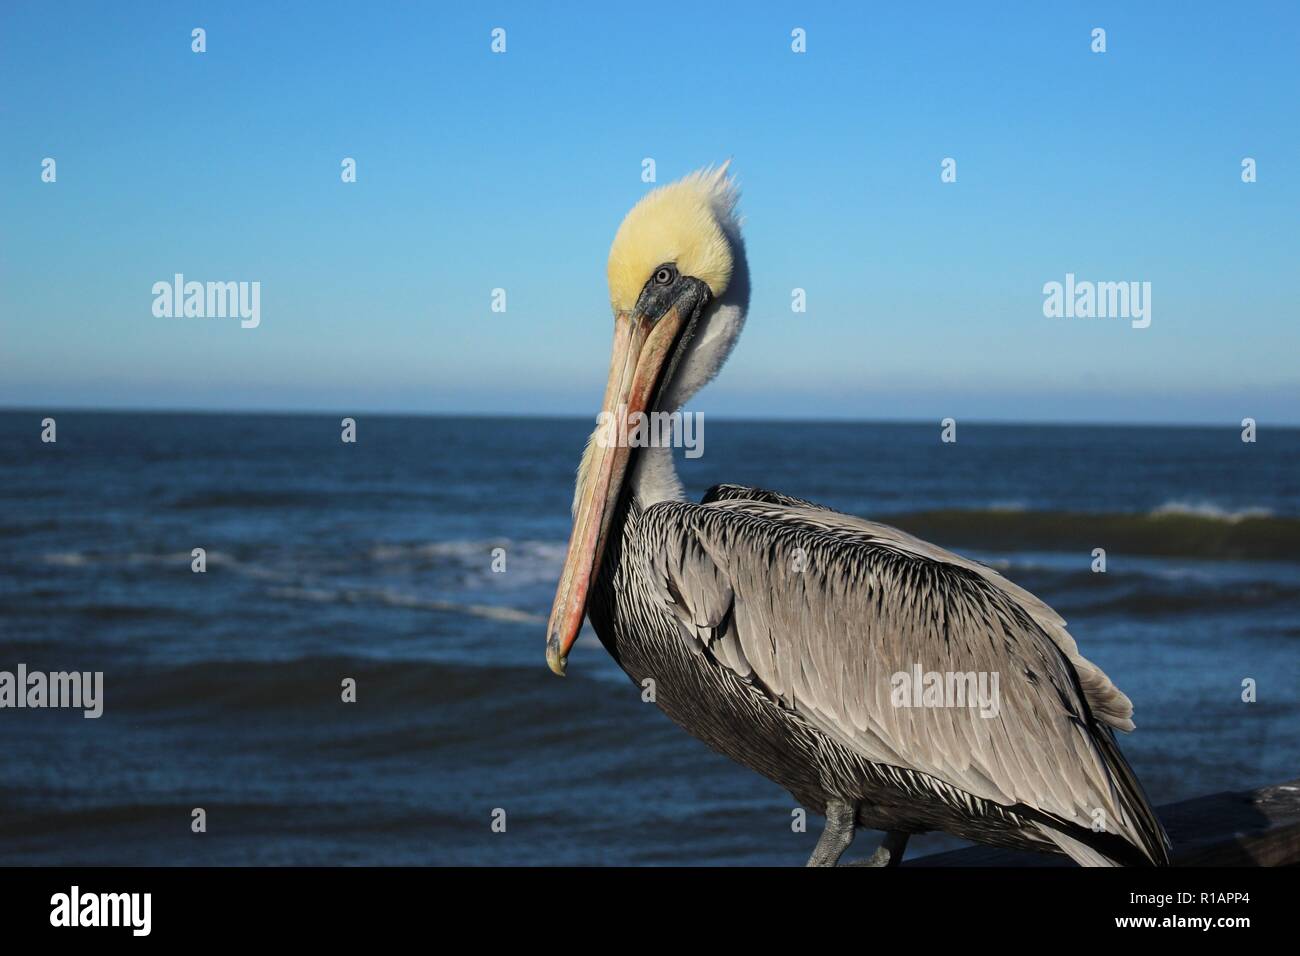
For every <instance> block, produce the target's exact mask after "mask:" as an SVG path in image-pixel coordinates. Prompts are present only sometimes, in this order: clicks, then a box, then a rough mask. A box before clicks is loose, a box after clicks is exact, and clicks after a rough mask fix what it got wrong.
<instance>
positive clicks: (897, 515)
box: [0, 411, 1300, 864]
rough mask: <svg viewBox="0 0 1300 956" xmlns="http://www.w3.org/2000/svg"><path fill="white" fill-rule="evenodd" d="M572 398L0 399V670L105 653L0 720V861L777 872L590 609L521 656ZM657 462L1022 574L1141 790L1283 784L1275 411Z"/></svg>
mask: <svg viewBox="0 0 1300 956" xmlns="http://www.w3.org/2000/svg"><path fill="white" fill-rule="evenodd" d="M47 414H53V415H54V417H55V418H56V419H57V423H58V424H57V428H58V441H57V442H56V443H54V444H46V443H42V442H41V441H40V432H41V426H40V421H41V419H42V418H43V417H45V416H46V415H47ZM590 425H591V423H590V422H589V421H585V420H525V419H513V420H507V419H453V418H415V417H412V418H403V417H368V416H362V417H360V418H359V419H358V441H357V442H356V443H355V444H344V443H343V442H341V441H340V438H339V434H340V425H339V417H338V416H270V415H179V414H178V415H163V414H134V413H129V414H128V413H122V414H108V413H79V412H62V413H59V412H54V413H50V412H44V411H42V412H32V411H18V412H6V413H0V543H2V547H0V607H2V608H3V611H2V612H0V670H12V669H14V668H15V667H16V665H17V664H18V663H20V662H21V663H25V664H26V665H27V667H28V668H29V669H30V670H46V671H54V670H74V669H75V670H81V671H93V670H102V671H103V672H104V675H105V676H104V681H105V701H104V715H103V716H102V717H101V718H100V719H98V720H86V719H83V718H82V716H81V714H80V712H79V711H68V710H15V709H0V753H3V755H4V757H3V760H4V772H3V774H0V863H67V864H85V863H106V864H134V863H162V864H166V863H222V864H225V863H238V864H246V863H301V864H332V863H375V864H379V863H397V864H408V863H409V864H438V863H453V864H465V863H469V864H503V863H505V864H558V863H593V864H594V863H621V864H634V863H686V864H690V863H710V864H733V863H743V864H794V863H800V862H802V860H803V859H804V858H805V857H806V855H807V853H808V852H809V850H810V849H811V846H812V843H813V842H814V841H815V837H816V831H817V828H818V826H819V823H820V821H817V820H812V821H810V827H809V829H810V831H811V832H806V833H798V832H792V828H791V819H792V816H791V814H792V811H793V810H794V809H795V807H794V805H793V802H792V798H791V797H790V796H789V795H788V794H786V793H784V792H783V791H781V790H779V789H778V788H777V787H775V786H774V785H772V784H770V783H768V782H767V781H766V780H763V779H761V778H759V777H756V776H754V775H753V774H752V773H750V772H749V771H747V770H745V769H743V768H741V767H739V766H736V765H734V764H732V763H731V762H729V761H728V760H726V759H725V758H723V757H721V756H718V755H716V754H714V753H713V752H711V751H709V750H708V749H707V748H705V747H704V746H703V745H702V744H699V743H697V742H696V741H694V740H692V739H691V738H689V737H687V736H686V735H685V734H684V733H683V732H681V731H680V730H678V729H677V728H676V727H675V726H673V725H672V724H671V723H669V722H668V720H667V719H666V718H665V717H663V715H662V714H660V713H659V712H658V711H657V710H656V709H655V708H654V707H653V705H650V704H645V703H642V701H641V699H640V693H639V688H637V687H635V686H633V685H632V684H631V683H630V682H628V681H627V680H626V678H625V677H624V676H623V675H622V674H621V672H619V671H618V670H617V668H616V667H615V666H614V664H613V663H612V661H610V660H609V658H608V657H607V656H606V655H605V653H604V651H603V649H602V648H601V647H600V646H599V644H598V643H597V642H595V640H594V638H593V637H592V636H591V635H590V634H588V635H587V636H586V637H584V638H583V639H582V641H580V644H579V647H578V648H577V649H576V650H575V651H574V654H573V656H572V659H571V661H570V676H569V677H568V678H567V679H566V680H558V679H556V678H555V677H553V676H552V675H551V674H550V672H549V671H548V670H547V668H546V665H545V662H544V659H543V633H542V632H543V626H544V621H545V616H546V614H547V612H548V610H549V607H550V600H551V596H552V591H553V588H554V585H555V580H556V577H557V576H558V571H559V565H560V562H561V560H562V557H563V549H564V544H565V541H566V538H567V533H568V524H567V522H568V509H569V504H570V499H571V496H572V481H573V475H574V471H575V468H576V465H577V459H578V456H579V454H580V452H581V449H582V445H583V442H584V440H585V437H586V435H587V433H588V431H590ZM681 468H682V473H683V477H684V479H685V481H686V483H687V486H688V491H689V492H690V493H691V494H692V495H693V496H694V497H697V498H698V496H699V495H700V494H701V493H702V492H703V491H704V489H705V488H707V487H708V486H709V485H711V484H713V483H715V482H719V481H733V482H740V483H748V484H758V485H763V486H766V487H771V488H776V489H779V490H782V491H785V492H787V493H790V494H795V495H799V496H801V497H807V498H812V499H814V500H818V501H820V502H822V503H824V504H827V505H830V506H833V507H836V508H839V509H841V510H845V511H851V512H855V513H858V514H862V515H866V516H869V517H875V518H882V519H884V520H888V521H891V522H893V523H896V524H899V525H900V526H902V527H905V528H908V529H910V530H915V531H916V532H917V533H922V534H924V535H925V536H926V537H928V538H930V539H932V540H935V541H936V542H937V543H939V544H944V545H948V546H953V547H955V548H956V549H958V550H961V551H963V552H965V553H968V554H971V555H972V556H974V557H977V558H978V559H980V560H983V561H986V562H987V563H990V564H992V565H994V566H995V567H997V568H998V569H999V570H1001V571H1002V572H1003V573H1004V574H1006V575H1007V576H1009V577H1011V578H1012V579H1013V580H1015V581H1017V582H1018V583H1020V584H1022V585H1023V586H1025V587H1027V588H1029V589H1030V590H1031V591H1034V592H1035V593H1037V594H1038V595H1039V596H1040V597H1042V598H1043V599H1045V600H1046V601H1048V603H1050V604H1052V605H1053V606H1054V607H1055V608H1056V609H1057V610H1058V611H1060V612H1061V613H1062V614H1063V615H1064V616H1065V617H1066V618H1067V619H1068V620H1069V621H1070V627H1071V631H1072V633H1073V634H1074V636H1075V637H1076V639H1077V640H1078V642H1079V644H1080V646H1081V648H1082V649H1083V651H1084V653H1085V654H1086V655H1087V656H1088V657H1090V658H1091V659H1092V660H1094V661H1095V662H1097V663H1098V664H1099V665H1101V666H1102V667H1103V668H1104V669H1105V670H1106V671H1107V672H1108V673H1109V674H1110V676H1111V677H1112V679H1114V681H1115V682H1116V683H1117V684H1118V685H1119V686H1120V687H1121V688H1123V689H1124V690H1125V691H1126V692H1127V693H1128V694H1129V696H1130V697H1131V698H1132V699H1133V701H1134V704H1135V707H1136V714H1135V719H1136V721H1137V724H1138V730H1137V731H1136V732H1135V733H1134V734H1131V735H1128V736H1126V737H1125V738H1124V739H1123V741H1122V746H1123V748H1124V750H1125V752H1126V753H1127V754H1128V755H1129V758H1130V760H1131V762H1132V763H1133V765H1134V767H1135V768H1136V770H1137V772H1138V774H1139V776H1140V777H1141V779H1142V780H1143V782H1144V784H1145V785H1146V787H1147V790H1148V791H1149V793H1150V795H1151V797H1152V799H1153V800H1154V801H1155V802H1157V803H1162V802H1166V801H1171V800H1177V799H1181V798H1185V797H1191V796H1196V795H1199V794H1202V793H1205V792H1209V791H1215V790H1223V789H1232V788H1241V787H1246V786H1251V785H1262V784H1266V783H1273V782H1278V781H1281V780H1285V779H1290V778H1292V777H1295V776H1297V775H1298V774H1300V734H1298V733H1297V728H1298V727H1300V719H1298V718H1300V616H1298V615H1297V611H1300V547H1298V545H1300V431H1294V430H1292V431H1286V430H1270V429H1268V428H1267V427H1266V428H1265V429H1264V430H1263V431H1261V433H1260V438H1259V441H1258V442H1257V443H1255V444H1243V443H1242V442H1241V441H1240V437H1239V430H1238V429H1237V428H1235V427H1233V426H1232V423H1228V424H1227V425H1225V427H1223V428H1219V429H1188V428H1121V427H1114V428H1111V427H1065V426H1061V427H1045V426H1010V425H1006V426H978V425H968V424H963V425H960V426H959V433H958V441H957V442H956V443H954V444H944V443H942V442H940V441H939V428H938V426H937V424H936V425H933V426H931V425H924V426H921V425H884V424H879V425H876V424H804V423H754V422H744V423H742V422H727V421H718V420H709V421H708V422H707V428H706V430H705V454H704V456H703V457H702V458H700V459H697V460H688V461H684V462H682V465H681ZM1115 542H1119V545H1118V546H1117V545H1116V544H1115ZM196 547H201V548H204V549H206V554H207V571H206V573H204V574H195V573H193V572H192V571H191V560H192V559H191V550H192V549H193V548H196ZM1094 547H1104V548H1106V549H1107V564H1108V567H1107V571H1106V573H1105V574H1094V573H1092V571H1091V568H1090V565H1091V563H1092V555H1091V550H1092V548H1094ZM496 548H502V549H504V551H505V556H506V570H505V572H504V573H494V572H493V570H492V560H493V550H494V549H496ZM345 678H353V679H355V680H356V682H357V701H356V703H344V702H343V701H342V700H341V699H340V685H341V682H342V681H343V680H344V679H345ZM1244 678H1254V679H1255V680H1257V681H1258V688H1259V689H1258V702H1256V703H1252V704H1245V703H1242V702H1241V700H1240V696H1241V682H1242V680H1243V679H1244ZM196 807H202V808H204V809H205V810H206V811H207V819H208V829H207V832H206V833H203V834H194V833H192V832H191V829H190V822H191V811H192V810H193V809H194V808H196ZM497 810H503V811H504V812H505V821H506V826H505V831H504V832H494V831H493V829H492V823H493V819H494V811H497ZM498 816H499V815H498ZM952 845H956V843H955V841H953V840H951V839H950V838H947V837H945V836H943V835H934V836H929V837H925V838H922V839H920V840H916V841H914V842H913V849H912V850H911V851H910V852H911V853H921V852H925V851H926V850H931V849H940V848H947V847H949V846H952Z"/></svg>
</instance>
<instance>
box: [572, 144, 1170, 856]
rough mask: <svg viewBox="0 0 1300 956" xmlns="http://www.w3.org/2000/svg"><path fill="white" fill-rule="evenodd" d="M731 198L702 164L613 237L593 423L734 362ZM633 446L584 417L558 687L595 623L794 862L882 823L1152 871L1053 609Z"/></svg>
mask: <svg viewBox="0 0 1300 956" xmlns="http://www.w3.org/2000/svg"><path fill="white" fill-rule="evenodd" d="M737 198H738V191H737V187H736V185H735V182H734V180H733V179H732V178H731V177H730V175H729V173H728V171H727V167H726V165H723V166H722V167H719V168H707V169H704V170H700V171H698V172H696V173H693V174H691V175H689V176H687V177H685V178H684V179H681V180H679V181H677V182H675V183H673V184H671V185H668V186H664V187H661V188H658V189H656V190H655V191H653V192H651V193H648V194H647V195H646V196H645V197H644V198H642V199H641V201H640V202H638V203H637V204H636V205H635V207H634V208H633V209H632V210H631V212H629V213H628V214H627V217H626V218H625V219H624V220H623V222H622V224H621V225H620V226H619V229H618V232H617V234H616V235H615V237H614V242H613V245H612V246H611V248H610V253H609V264H608V270H607V271H608V280H609V294H610V303H611V306H612V308H613V313H614V346H613V355H612V357H611V359H610V366H609V381H608V384H607V386H606V390H605V398H604V403H603V405H602V413H603V414H602V416H601V418H604V419H605V420H606V421H608V420H609V416H615V420H618V421H623V420H625V419H626V420H631V419H632V418H634V417H635V416H638V415H640V416H642V417H643V420H644V416H645V415H647V414H648V413H654V412H660V413H672V412H675V411H678V410H680V409H681V408H682V407H683V405H684V404H685V403H686V402H687V401H688V400H689V399H690V398H691V397H692V396H693V395H694V394H695V393H696V392H697V391H698V390H699V389H700V388H701V387H702V386H703V385H705V384H706V383H707V382H709V381H710V380H711V379H712V378H713V377H714V376H715V375H716V374H717V372H718V370H719V369H720V368H721V366H722V364H723V362H724V361H725V360H726V358H727V356H728V354H729V353H730V352H731V349H732V346H733V345H735V343H736V339H737V338H738V336H739V335H740V331H741V328H742V326H743V324H744V320H745V313H746V309H747V307H748V302H749V286H750V284H749V271H748V266H747V263H746V259H745V250H744V244H743V241H742V239H741V234H740V228H739V225H740V223H739V219H738V218H737V214H736V202H737ZM598 420H599V419H598ZM621 433H622V434H626V433H627V430H626V429H623V430H622V431H621ZM633 444H634V443H632V442H628V441H618V440H614V441H611V440H609V429H608V428H604V429H602V427H601V426H599V425H598V427H597V430H596V432H595V433H594V434H593V436H592V439H591V440H590V441H589V442H588V444H587V448H586V451H585V452H584V454H583V456H582V461H581V465H580V466H579V470H578V481H577V489H576V492H575V494H574V500H573V530H572V535H571V537H570V539H569V546H568V552H567V556H566V558H565V562H564V566H563V569H562V571H561V576H560V581H559V585H558V588H557V591H556V595H555V603H554V606H553V608H552V611H551V616H550V621H549V623H548V625H547V637H546V658H547V663H548V664H549V665H550V668H551V670H553V671H554V672H555V673H557V674H560V675H563V674H564V673H565V668H566V665H567V661H568V657H569V652H570V650H571V648H572V647H573V644H574V642H575V640H576V639H577V637H578V632H579V630H580V628H581V626H582V622H583V618H584V615H585V616H586V617H589V618H590V620H591V623H592V626H593V628H594V629H595V632H596V635H597V636H598V637H599V638H600V641H601V643H602V644H603V645H604V646H605V648H606V650H607V651H608V652H609V653H610V655H611V656H612V657H613V658H614V660H615V661H616V662H617V663H618V664H619V666H620V667H621V668H622V669H623V670H624V671H625V672H626V673H627V674H628V676H629V677H630V678H631V679H632V680H633V681H634V682H635V683H636V684H638V685H640V686H643V687H644V686H649V685H647V684H646V683H645V682H646V681H647V680H652V681H653V682H654V685H653V686H654V688H655V693H654V699H655V702H656V703H657V704H658V706H659V707H660V708H661V709H662V710H663V711H664V712H665V713H666V714H667V715H668V716H669V717H670V718H671V719H672V720H673V721H674V722H676V723H677V724H678V725H680V726H681V727H682V728H683V729H685V730H686V731H687V732H688V733H690V734H692V735H693V736H695V737H697V738H699V739H700V740H702V741H704V742H705V743H706V744H708V745H709V746H711V747H712V748H714V749H715V750H718V751H720V752H721V753H723V754H726V755H727V756H728V757H730V758H732V759H733V760H736V761H738V762H739V763H741V764H743V765H744V766H746V767H749V768H751V769H753V770H754V771H756V772H758V773H760V774H762V775H763V776H765V777H767V778H768V779H770V780H772V781H775V782H776V783H777V784H779V785H780V786H781V787H784V788H785V789H786V790H788V791H789V792H790V793H791V795H792V796H793V797H794V799H795V800H796V801H797V803H798V804H799V805H801V806H803V807H805V808H808V809H810V810H811V811H813V812H815V813H818V814H821V815H823V816H824V817H825V818H826V825H825V828H824V830H823V831H822V834H821V836H820V838H819V839H818V842H817V846H816V848H815V849H814V851H813V853H812V856H811V857H810V858H809V860H808V865H809V866H834V865H837V864H839V862H840V859H841V857H842V855H843V853H844V852H845V850H846V849H847V848H848V847H849V845H850V844H851V843H852V841H853V838H854V834H855V832H856V830H857V828H859V827H864V828H869V829H874V830H881V831H884V833H885V838H884V840H883V842H882V843H881V845H880V847H879V848H878V849H876V850H875V852H874V853H873V854H872V855H871V856H870V857H869V858H868V859H866V860H865V861H863V862H864V863H865V864H866V865H871V866H891V865H896V864H897V863H898V862H900V860H901V859H902V855H903V852H904V850H905V848H906V844H907V840H908V837H909V836H910V835H912V834H915V833H923V832H926V831H932V830H943V831H947V832H948V833H951V834H954V835H956V836H958V837H962V838H965V839H968V840H973V841H977V842H981V843H987V844H993V845H996V846H1005V847H1012V848H1020V849H1031V850H1039V851H1045V852H1053V853H1064V854H1067V855H1068V856H1070V857H1071V858H1073V859H1074V860H1075V861H1077V862H1078V863H1079V864H1080V865H1083V866H1143V865H1146V866H1150V865H1167V864H1168V860H1169V857H1168V849H1169V841H1168V837H1167V836H1166V835H1165V832H1164V829H1163V828H1162V826H1161V824H1160V821H1159V820H1158V819H1157V817H1156V815H1155V813H1154V812H1153V811H1152V809H1151V806H1150V803H1149V802H1148V800H1147V798H1146V795H1145V793H1144V792H1143V790H1142V786H1141V784H1140V783H1139V782H1138V779H1137V777H1136V776H1135V775H1134V773H1133V770H1132V769H1131V768H1130V767H1129V765H1128V762H1127V761H1126V760H1125V759H1124V756H1123V755H1122V754H1121V753H1120V750H1119V747H1118V746H1117V744H1116V741H1115V734H1114V731H1115V730H1124V731H1130V730H1132V729H1133V721H1132V714H1133V706H1132V704H1131V703H1130V701H1129V699H1128V697H1126V696H1125V695H1124V694H1123V693H1122V692H1121V691H1120V690H1119V689H1118V688H1117V687H1115V685H1114V684H1112V683H1111V681H1110V679H1109V678H1108V677H1107V676H1106V675H1105V674H1104V673H1103V672H1102V671H1101V669H1100V668H1098V667H1097V666H1096V665H1094V664H1092V663H1091V662H1089V661H1088V660H1087V659H1086V658H1084V657H1083V656H1082V655H1081V654H1080V653H1079V650H1078V647H1077V646H1076V645H1075V642H1074V639H1073V638H1072V637H1071V636H1070V634H1069V633H1068V632H1067V631H1066V629H1065V622H1064V621H1063V620H1062V619H1061V617H1060V616H1059V615H1057V614H1056V613H1055V612H1054V611H1053V610H1052V609H1051V608H1050V607H1048V606H1047V605H1046V604H1044V603H1043V602H1042V601H1040V600H1039V599H1038V598H1036V597H1034V596H1033V595H1032V594H1030V593H1029V592H1028V591H1025V590H1024V589H1022V588H1020V587H1018V586H1016V585H1015V584H1013V583H1012V582H1010V581H1008V580H1006V579H1005V578H1003V577H1002V576H1001V575H999V574H997V573H996V572H995V571H993V570H992V569H990V568H988V567H985V566H984V565H982V564H979V563H978V562H976V561H973V560H970V559H968V558H964V557H961V556H960V555H957V554H953V553H952V552H950V551H945V550H944V549H942V548H939V547H936V546H934V545H932V544H928V543H927V542H925V541H921V540H919V539H918V538H915V537H912V536H911V535H909V534H905V533H904V532H902V531H899V530H897V529H895V528H891V527H888V526H887V525H883V524H877V523H876V522H873V521H867V520H865V519H863V518H859V517H855V516H853V515H847V514H841V513H839V512H836V511H833V510H831V509H828V508H824V507H821V506H819V505H816V504H813V503H812V502H810V501H805V500H803V499H800V498H795V497H791V496H789V495H785V494H779V493H777V492H773V491H766V490H763V489H760V488H749V487H744V486H741V485H732V484H726V485H719V486H717V487H714V488H712V489H710V490H709V491H708V492H707V493H706V494H705V496H704V498H703V499H702V500H701V501H700V503H699V504H695V503H693V502H690V501H687V500H686V499H685V496H684V493H683V490H682V485H681V482H680V481H679V480H678V477H677V474H676V471H675V469H674V465H673V458H672V449H671V448H670V447H665V446H664V445H663V444H662V443H661V444H660V445H658V446H655V447H630V446H631V445H633ZM922 672H924V673H925V674H927V675H929V674H931V673H933V674H937V675H947V678H948V684H949V685H950V686H951V685H956V686H961V685H962V684H963V682H964V681H966V680H967V678H970V679H972V680H973V679H974V678H975V677H977V676H981V677H988V676H990V675H991V676H992V677H993V679H994V681H995V683H994V684H993V685H992V686H994V687H996V689H997V695H996V696H997V701H996V706H995V707H992V708H986V709H985V710H983V711H980V710H976V709H973V708H971V707H969V706H961V705H960V704H958V705H956V706H944V704H951V703H952V702H951V701H950V700H947V699H946V698H944V697H943V696H942V694H936V695H935V696H934V697H933V698H931V697H930V696H929V694H928V691H927V694H926V695H923V696H924V697H925V699H924V700H920V701H918V700H911V701H910V702H909V701H906V700H903V699H902V698H904V697H907V696H908V695H907V694H906V693H903V692H904V691H906V690H907V687H906V685H907V683H908V682H907V681H906V680H904V681H900V680H899V679H898V675H910V674H916V675H918V676H919V675H920V674H921V673H922ZM952 675H957V679H956V680H953V679H952ZM926 684H927V688H929V687H931V686H932V683H931V682H930V681H929V679H928V678H927V680H926ZM966 686H970V685H969V684H967V685H966ZM938 689H939V690H940V691H942V689H943V688H938ZM909 703H910V706H909V705H908V704H909ZM917 704H920V706H917ZM990 711H992V712H991V713H990Z"/></svg>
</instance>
